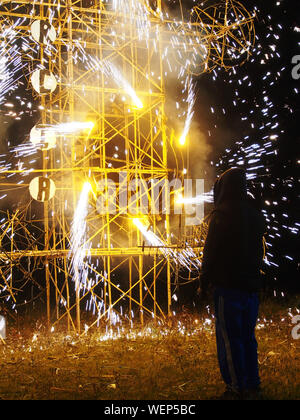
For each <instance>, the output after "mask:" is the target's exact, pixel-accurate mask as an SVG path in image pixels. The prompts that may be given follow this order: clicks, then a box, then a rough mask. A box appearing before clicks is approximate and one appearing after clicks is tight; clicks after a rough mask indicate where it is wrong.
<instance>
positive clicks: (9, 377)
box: [0, 299, 300, 400]
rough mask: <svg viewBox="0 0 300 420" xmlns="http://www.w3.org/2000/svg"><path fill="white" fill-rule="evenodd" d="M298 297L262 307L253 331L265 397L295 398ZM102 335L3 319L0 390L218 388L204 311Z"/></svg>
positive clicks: (134, 395) (190, 394)
mask: <svg viewBox="0 0 300 420" xmlns="http://www.w3.org/2000/svg"><path fill="white" fill-rule="evenodd" d="M297 303H299V299H298V302H296V301H294V302H293V305H295V306H292V305H291V304H290V303H287V302H285V303H283V302H281V303H280V304H279V303H274V302H270V303H268V304H264V305H262V308H261V314H260V321H259V323H258V329H257V338H258V342H259V362H260V372H261V377H262V382H263V392H264V396H265V399H268V400H277V399H290V400H291V399H300V369H299V367H300V363H299V361H300V360H299V359H300V353H299V349H300V340H294V339H293V338H292V335H291V331H292V328H293V325H292V323H291V316H290V315H289V314H288V313H289V312H290V313H291V314H293V315H296V314H297V308H298V309H299V305H298V304H297ZM289 308H290V309H289ZM205 319H206V321H205ZM107 338H108V337H105V335H103V334H100V332H99V331H97V330H93V331H91V332H89V333H88V334H87V335H86V336H83V337H82V338H78V337H77V336H76V335H74V336H68V335H66V333H62V332H55V331H54V332H52V333H49V334H47V333H46V332H45V329H44V327H43V326H41V325H40V326H39V328H37V327H35V328H34V329H32V328H30V329H28V328H27V329H26V328H25V329H23V330H22V333H20V332H18V331H17V330H16V329H15V328H14V327H13V326H11V327H9V329H8V337H7V340H6V343H5V344H3V343H2V344H1V343H0V366H1V367H0V369H1V375H0V398H1V399H9V400H12V399H13V400H16V399H18V400H20V399H35V400H37V399H40V400H41V399H47V400H49V399H51V400H52V399H78V400H83V399H101V400H110V399H113V400H130V399H133V400H143V399H146V400H148V399H150V400H157V399H160V400H175V399H179V400H206V399H214V398H215V397H216V396H218V395H219V394H221V393H222V392H223V390H224V387H223V383H222V380H221V378H220V374H219V370H218V364H217V358H216V346H215V339H214V326H213V323H211V317H209V316H208V315H207V314H204V313H203V314H202V316H196V315H192V314H184V315H181V316H178V317H176V319H174V320H173V326H171V327H167V326H155V325H150V324H149V325H147V327H146V328H144V329H143V330H138V331H131V332H130V334H129V332H128V331H127V332H126V331H125V332H124V335H123V337H121V338H118V339H107ZM115 338H116V337H115Z"/></svg>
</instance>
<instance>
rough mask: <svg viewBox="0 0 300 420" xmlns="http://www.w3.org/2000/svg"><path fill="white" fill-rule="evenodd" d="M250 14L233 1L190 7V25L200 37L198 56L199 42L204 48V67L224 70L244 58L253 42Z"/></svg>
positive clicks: (252, 17)
mask: <svg viewBox="0 0 300 420" xmlns="http://www.w3.org/2000/svg"><path fill="white" fill-rule="evenodd" d="M254 17H255V16H254V15H253V14H251V13H250V12H249V11H247V9H246V8H245V7H244V6H243V5H242V4H241V3H239V2H238V1H236V0H225V1H223V2H222V3H217V4H214V5H209V6H207V7H205V8H203V7H202V6H200V5H198V6H196V7H194V9H193V10H192V13H191V24H192V25H193V28H194V30H195V31H196V33H197V36H198V40H201V43H200V41H198V43H199V44H200V45H199V47H198V49H200V55H201V48H202V44H203V43H204V44H205V46H206V48H207V56H206V59H207V61H206V70H212V69H213V68H215V67H218V66H220V67H223V68H225V69H226V70H228V69H230V68H232V67H234V66H236V65H242V64H243V63H244V62H245V61H247V59H248V58H249V55H250V54H251V49H252V47H253V45H254V43H255V28H254Z"/></svg>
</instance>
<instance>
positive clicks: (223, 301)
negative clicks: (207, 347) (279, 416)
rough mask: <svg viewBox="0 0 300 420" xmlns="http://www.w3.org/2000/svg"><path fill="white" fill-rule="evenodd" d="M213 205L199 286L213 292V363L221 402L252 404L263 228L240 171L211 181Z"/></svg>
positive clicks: (256, 386) (256, 381)
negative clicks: (215, 361) (218, 377)
mask: <svg viewBox="0 0 300 420" xmlns="http://www.w3.org/2000/svg"><path fill="white" fill-rule="evenodd" d="M214 202H215V210H214V211H213V212H212V214H211V216H210V221H209V228H208V234H207V239H206V242H205V246H204V251H203V262H202V269H201V276H200V282H201V289H202V290H203V289H205V288H206V287H207V286H208V285H209V284H210V285H212V286H214V289H215V319H216V339H217V350H218V360H219V366H220V371H221V374H222V377H223V380H224V382H225V384H226V386H227V391H226V392H225V394H224V396H223V398H222V399H241V398H244V397H245V398H246V399H256V397H257V396H258V395H259V392H260V378H259V372H258V358H257V341H256V338H255V327H256V322H257V317H258V309H259V300H258V295H257V292H258V291H259V289H260V287H261V280H260V270H261V265H262V261H263V254H264V250H263V234H264V232H265V223H264V219H263V216H262V214H261V213H260V212H259V211H258V210H257V208H256V207H255V204H254V203H255V202H254V200H251V199H250V197H249V196H248V195H247V182H246V173H245V171H243V170H242V169H236V168H234V169H229V170H228V171H226V172H225V173H224V174H223V175H222V176H221V177H220V178H219V179H218V180H217V181H216V183H215V186H214ZM251 396H252V397H253V398H252V397H251Z"/></svg>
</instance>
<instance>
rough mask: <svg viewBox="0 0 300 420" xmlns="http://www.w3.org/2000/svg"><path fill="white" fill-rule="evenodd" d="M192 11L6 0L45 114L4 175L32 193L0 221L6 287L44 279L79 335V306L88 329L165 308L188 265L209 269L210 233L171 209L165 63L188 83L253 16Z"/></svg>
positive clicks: (236, 55)
mask: <svg viewBox="0 0 300 420" xmlns="http://www.w3.org/2000/svg"><path fill="white" fill-rule="evenodd" d="M179 3H180V2H179ZM185 13H186V12H183V10H182V9H181V19H179V20H178V19H177V20H174V19H173V18H172V17H171V15H170V14H168V11H166V8H164V7H163V8H162V5H161V1H157V2H155V1H154V2H150V1H148V0H145V1H142V0H128V1H123V0H107V1H75V0H74V1H71V0H69V1H60V0H49V1H33V2H32V1H26V0H24V1H9V2H6V1H3V2H2V3H1V25H2V26H3V25H7V23H8V22H10V23H13V24H14V25H15V30H16V33H17V38H18V39H19V40H20V41H21V42H20V48H21V47H22V53H21V54H22V62H23V63H25V64H26V66H25V70H23V71H24V80H26V83H27V86H28V87H29V88H30V89H32V92H33V96H34V97H35V98H36V99H37V100H39V101H40V110H41V111H40V115H41V118H40V121H39V122H38V124H37V125H36V126H35V132H32V133H31V146H32V141H33V140H34V139H35V138H36V137H37V141H36V143H35V148H34V151H33V152H32V153H34V154H35V155H36V157H37V159H36V162H35V164H34V165H33V166H32V167H30V168H29V167H28V166H26V165H28V159H27V158H24V162H25V163H24V166H26V169H24V168H23V167H22V165H21V166H19V167H7V168H4V169H2V171H1V186H2V187H1V188H2V190H5V191H6V190H10V194H14V191H15V193H16V194H19V192H20V191H21V192H22V193H23V196H22V197H20V201H19V204H18V206H17V207H16V208H15V209H12V210H9V211H7V212H6V214H5V217H3V219H2V222H1V231H0V243H1V254H0V259H1V266H0V275H1V282H0V283H1V288H2V295H3V294H4V295H6V296H9V297H10V298H11V299H12V300H15V301H16V296H18V294H20V293H21V292H22V291H21V290H20V289H22V288H23V287H24V284H34V286H35V288H36V289H37V290H38V291H39V294H40V295H43V296H44V295H45V297H46V298H45V303H46V312H47V319H48V323H49V326H50V325H56V324H59V323H61V322H64V321H66V322H67V325H68V328H69V329H73V330H74V331H77V332H80V331H81V329H82V314H83V313H84V316H83V317H84V322H85V324H86V328H90V327H92V326H94V325H99V324H102V323H104V322H108V323H109V324H113V323H115V322H118V320H122V322H123V321H125V320H127V321H128V322H132V320H133V317H134V315H136V314H137V313H138V318H139V320H140V322H141V323H143V322H144V317H152V318H155V319H156V318H165V317H166V316H167V315H170V314H171V302H172V293H173V286H172V285H173V284H176V276H178V270H180V267H181V266H182V265H183V266H185V267H184V268H185V269H187V270H188V271H189V272H190V271H192V270H193V269H195V268H196V267H197V265H199V255H200V252H201V246H202V239H203V232H204V231H205V229H203V227H200V228H199V227H196V228H190V229H188V228H187V227H186V226H185V225H184V221H185V219H184V215H176V216H174V217H173V216H172V214H170V213H169V212H168V211H166V210H167V209H166V208H164V206H165V207H168V201H166V198H168V197H169V196H171V202H173V201H174V200H175V198H176V197H175V196H176V194H175V192H174V191H173V190H172V191H170V189H169V188H170V180H172V179H177V180H179V181H182V185H183V178H184V176H185V175H186V172H185V171H184V168H185V163H184V159H183V158H182V149H181V148H180V145H179V144H177V143H178V141H177V140H176V138H177V137H176V136H177V134H176V135H175V134H174V131H173V130H172V127H170V126H169V124H168V115H167V111H166V101H167V92H166V79H167V77H168V73H167V71H166V68H167V69H168V71H169V73H170V72H174V73H176V74H177V75H180V76H178V78H179V79H180V78H181V79H182V80H184V82H185V85H186V86H187V88H186V91H187V92H189V86H191V84H192V75H195V74H201V73H203V72H205V71H211V70H212V69H214V68H215V67H216V66H223V67H225V68H229V59H230V60H232V61H235V60H236V61H239V62H240V63H242V62H243V61H244V60H245V59H246V58H247V57H248V56H249V55H250V53H251V48H252V46H253V43H254V38H255V37H254V26H253V19H254V17H253V16H251V15H250V14H249V13H248V12H247V11H246V9H245V8H244V7H243V6H242V5H241V4H240V3H238V2H235V1H233V0H230V1H227V0H226V1H224V2H223V3H221V4H220V5H216V6H213V7H207V8H206V9H205V8H204V9H200V7H198V6H196V7H195V8H194V9H193V10H192V11H191V17H190V19H189V20H186V14H185ZM24 45H25V47H24ZM235 64H236V63H235ZM189 101H190V102H191V98H189ZM187 120H188V118H187ZM187 129H188V127H187ZM179 134H180V133H179ZM24 142H25V144H24V149H19V155H21V156H22V153H23V152H22V153H20V150H22V151H23V150H25V151H26V150H27V149H26V147H27V145H28V138H27V139H26V141H24ZM29 143H30V142H29ZM33 143H34V142H33ZM28 150H32V149H30V148H29V149H28ZM26 159H27V160H26ZM12 175H13V176H14V177H15V176H17V177H18V176H19V177H20V178H22V179H23V180H24V181H23V183H22V185H21V187H20V183H19V181H18V182H17V181H15V180H14V181H10V179H12V178H10V176H12ZM22 188H23V189H22ZM29 191H30V193H29ZM178 191H180V192H183V191H182V190H178ZM154 192H156V194H154ZM166 203H167V204H166ZM103 209H105V211H103ZM157 209H159V211H157ZM81 229H82V231H81ZM151 235H152V236H151ZM149 237H150V239H149ZM78 238H79V239H80V240H78V243H77V239H78ZM151 238H152V239H153V240H152V241H151ZM187 238H190V241H187ZM161 279H163V280H161ZM21 285H22V287H21ZM164 302H166V305H164ZM123 306H124V309H123ZM53 308H54V309H53ZM123 311H124V312H123ZM85 313H88V314H89V315H88V317H87V316H86V315H85ZM87 318H88V321H87Z"/></svg>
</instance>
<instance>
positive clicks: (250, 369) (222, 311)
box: [215, 288, 260, 391]
mask: <svg viewBox="0 0 300 420" xmlns="http://www.w3.org/2000/svg"><path fill="white" fill-rule="evenodd" d="M258 309H259V299H258V295H257V294H256V293H247V292H241V291H237V290H226V289H220V288H219V289H217V290H216V291H215V317H216V339H217V350H218V359H219V366H220V371H221V374H222V377H223V380H224V382H225V384H226V385H227V386H228V387H230V388H232V389H234V390H237V391H242V390H247V389H254V388H257V387H258V386H259V385H260V378H259V371H258V357H257V341H256V338H255V327H256V323H257V317H258Z"/></svg>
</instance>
